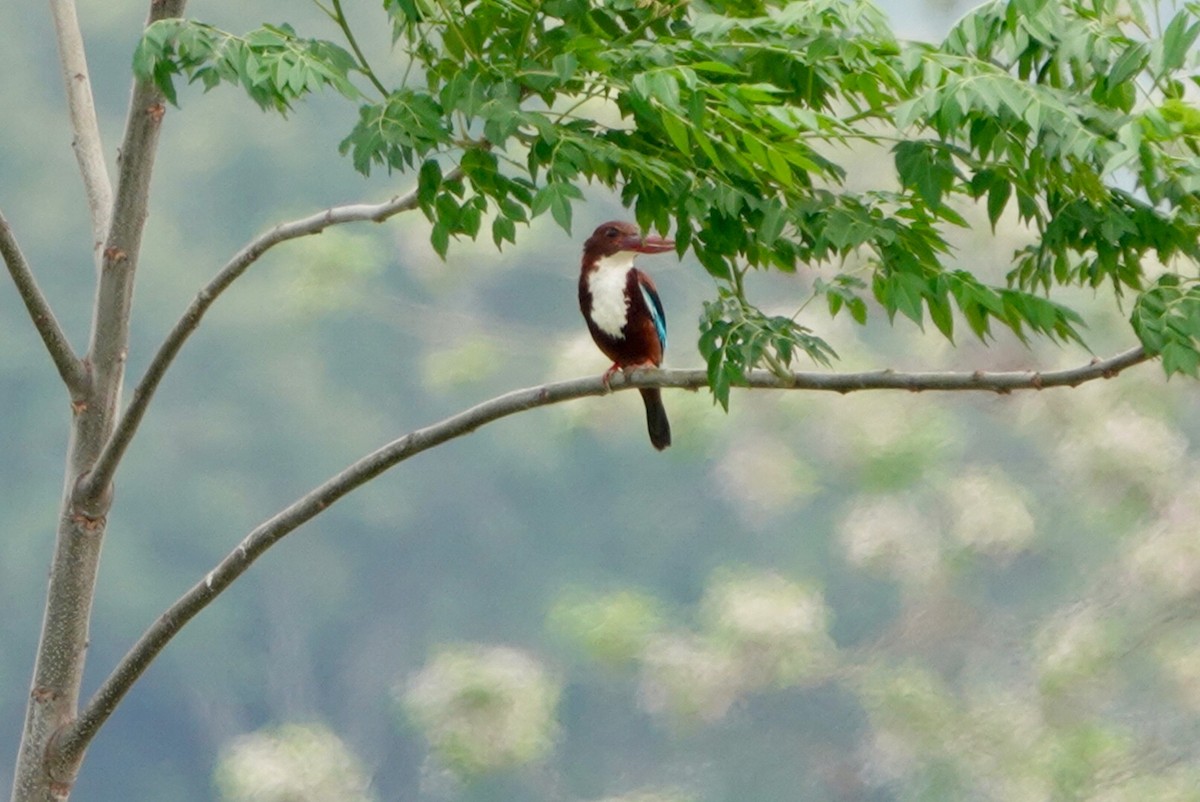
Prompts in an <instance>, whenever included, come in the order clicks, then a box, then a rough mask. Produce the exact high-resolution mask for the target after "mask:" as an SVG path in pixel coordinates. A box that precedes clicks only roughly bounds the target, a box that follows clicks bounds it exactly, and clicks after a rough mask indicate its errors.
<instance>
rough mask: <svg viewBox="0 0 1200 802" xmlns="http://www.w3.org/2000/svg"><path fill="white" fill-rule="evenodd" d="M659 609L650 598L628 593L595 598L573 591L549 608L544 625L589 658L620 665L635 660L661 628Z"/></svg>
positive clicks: (655, 600)
mask: <svg viewBox="0 0 1200 802" xmlns="http://www.w3.org/2000/svg"><path fill="white" fill-rule="evenodd" d="M660 606H661V605H660V604H659V602H658V600H657V599H655V598H654V597H653V596H649V595H646V594H643V593H636V592H634V591H630V590H625V591H620V592H618V593H609V594H597V595H589V594H583V593H578V592H574V593H568V594H565V595H564V597H563V598H561V599H560V600H559V601H558V602H557V603H556V604H555V605H554V606H553V607H552V608H551V609H550V614H549V616H548V619H549V620H548V623H549V625H550V627H551V629H552V630H554V631H555V632H556V633H557V634H559V635H561V636H562V637H565V638H567V639H569V640H570V641H572V642H573V643H574V644H576V645H577V646H578V647H580V648H581V649H582V650H583V651H584V652H585V653H586V654H587V655H588V656H589V657H591V658H593V659H595V660H599V661H600V662H602V663H608V664H610V665H621V664H624V663H628V662H630V661H633V660H635V659H637V658H638V657H639V656H640V655H641V653H642V649H643V648H644V647H645V645H646V643H647V641H648V640H649V639H650V637H651V636H652V635H653V634H654V633H656V632H658V631H659V630H661V629H662V627H663V617H662V613H661V612H660V609H659V608H660Z"/></svg>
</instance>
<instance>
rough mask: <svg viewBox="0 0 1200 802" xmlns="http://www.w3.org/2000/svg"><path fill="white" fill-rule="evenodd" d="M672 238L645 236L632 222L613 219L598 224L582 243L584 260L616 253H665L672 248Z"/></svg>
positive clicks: (601, 257)
mask: <svg viewBox="0 0 1200 802" xmlns="http://www.w3.org/2000/svg"><path fill="white" fill-rule="evenodd" d="M674 248H675V242H674V241H673V240H669V239H666V238H664V237H659V236H657V235H655V234H649V235H647V236H645V237H643V236H642V233H641V232H640V231H638V229H637V226H635V225H634V224H633V223H626V222H622V221H617V220H614V221H612V222H608V223H605V224H603V225H601V226H599V227H598V228H597V229H596V230H595V231H594V232H592V236H590V237H588V240H587V242H585V243H584V244H583V255H584V261H585V262H587V261H594V260H598V259H603V258H604V257H606V256H615V255H616V254H618V253H665V252H667V251H670V250H674Z"/></svg>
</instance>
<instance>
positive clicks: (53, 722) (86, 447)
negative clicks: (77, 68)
mask: <svg viewBox="0 0 1200 802" xmlns="http://www.w3.org/2000/svg"><path fill="white" fill-rule="evenodd" d="M185 2H186V0H152V2H151V5H150V16H149V20H148V21H147V24H149V23H150V22H154V21H156V20H159V19H164V18H167V17H177V16H179V15H180V14H182V12H183V8H184V5H185ZM65 61H66V58H65V57H64V62H65ZM72 77H74V76H68V79H70V78H72ZM85 77H86V76H82V75H79V76H78V79H83V78H85ZM164 112H165V106H164V105H163V97H162V94H161V93H160V92H159V91H158V90H157V89H156V88H154V87H153V86H152V85H149V84H144V83H141V82H139V83H137V84H135V86H134V89H133V95H132V98H131V101H130V107H129V116H128V120H127V123H126V129H125V138H124V142H123V144H122V148H121V151H120V153H121V157H120V170H119V179H118V182H117V190H116V196H115V199H114V202H113V208H112V215H111V223H110V224H109V228H108V231H107V236H106V238H105V240H104V245H103V250H102V251H101V253H100V255H99V260H98V261H99V265H100V275H99V278H98V282H97V292H96V301H95V308H94V313H93V319H92V335H91V341H90V343H89V348H88V355H87V357H86V358H85V360H84V367H85V373H86V378H85V381H84V382H83V386H81V387H79V388H76V390H75V391H74V392H73V393H72V398H71V413H72V420H71V438H70V443H69V445H68V448H67V464H66V476H65V481H64V486H63V496H62V504H61V508H60V511H59V518H58V534H57V538H56V541H55V546H54V557H53V560H52V562H51V567H50V582H49V588H48V590H47V594H46V610H45V614H44V617H43V620H42V632H41V638H40V641H39V643H38V650H37V658H36V662H35V665H34V670H33V683H32V689H31V691H30V695H29V706H28V708H27V711H26V716H25V728H24V731H23V732H22V736H21V746H20V749H19V751H18V754H17V765H16V771H15V772H14V776H13V790H12V800H13V802H50V800H63V799H66V798H68V797H69V796H70V793H71V788H72V786H73V785H74V782H75V777H76V775H77V773H78V771H79V766H80V764H81V763H82V761H83V756H84V753H85V751H86V743H79V742H78V741H73V742H72V748H71V749H69V750H65V751H64V750H57V749H56V748H55V744H56V737H57V736H58V735H59V734H60V733H61V732H62V731H63V728H65V727H68V726H70V725H71V724H72V722H73V721H74V719H75V716H76V713H77V712H78V709H79V695H80V686H81V682H82V679H83V667H84V661H85V658H86V655H87V647H88V624H89V620H90V617H91V610H92V599H93V597H94V595H95V585H96V574H97V571H98V569H99V566H100V548H101V544H102V543H103V540H104V532H105V529H106V526H107V517H108V511H109V508H110V507H111V505H112V486H111V485H109V484H106V485H105V486H103V487H94V486H92V485H91V483H88V482H87V481H86V480H87V477H88V474H89V472H90V471H91V470H92V467H93V466H94V465H95V463H96V459H97V457H98V456H99V455H100V453H101V452H102V450H103V449H104V446H105V444H106V443H107V442H108V439H109V437H110V436H111V434H112V431H113V427H114V424H115V421H116V417H117V412H118V410H119V407H120V401H121V385H122V382H123V381H124V377H125V360H126V356H127V354H128V348H129V318H130V305H131V302H132V299H133V282H134V275H135V272H136V268H137V257H138V253H139V251H140V249H141V240H142V231H143V228H144V225H145V219H146V209H147V200H148V197H149V189H150V175H151V171H152V168H153V164H154V155H155V152H156V150H157V143H158V133H159V130H160V127H161V123H162V118H163V114H164ZM85 180H86V179H85Z"/></svg>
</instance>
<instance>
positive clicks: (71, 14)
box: [50, 0, 113, 252]
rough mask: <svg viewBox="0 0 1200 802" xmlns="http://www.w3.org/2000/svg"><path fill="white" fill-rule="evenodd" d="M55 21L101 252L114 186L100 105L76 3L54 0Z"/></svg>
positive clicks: (76, 147) (74, 142)
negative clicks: (99, 120) (106, 157)
mask: <svg viewBox="0 0 1200 802" xmlns="http://www.w3.org/2000/svg"><path fill="white" fill-rule="evenodd" d="M50 13H51V16H52V17H53V19H54V35H55V38H56V39H57V40H58V61H59V64H60V65H61V66H62V75H63V84H64V85H65V86H66V90H67V110H68V112H69V114H70V117H71V133H72V135H73V136H72V139H71V147H72V148H73V149H74V150H75V160H76V161H78V162H79V172H80V173H81V174H82V175H83V188H84V192H85V193H86V195H87V204H88V211H89V212H90V213H91V218H92V250H93V252H95V251H99V249H100V245H101V243H103V242H104V240H105V238H106V237H107V236H108V223H109V219H110V215H111V213H112V205H113V193H112V184H111V183H110V182H109V178H108V167H107V166H106V165H105V163H104V145H103V144H102V142H101V140H100V125H99V123H97V121H96V105H95V103H94V102H93V100H92V82H91V78H90V77H89V73H88V66H87V54H86V52H85V51H84V48H83V36H82V35H81V34H80V32H79V19H78V17H77V16H76V14H75V0H50Z"/></svg>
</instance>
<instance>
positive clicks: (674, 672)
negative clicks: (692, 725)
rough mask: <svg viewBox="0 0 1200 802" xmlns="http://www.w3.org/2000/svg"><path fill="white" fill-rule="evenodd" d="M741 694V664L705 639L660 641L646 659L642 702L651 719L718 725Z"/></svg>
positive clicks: (648, 650)
mask: <svg viewBox="0 0 1200 802" xmlns="http://www.w3.org/2000/svg"><path fill="white" fill-rule="evenodd" d="M740 690H741V677H740V676H739V674H738V667H737V664H736V662H735V661H734V660H733V658H732V657H731V656H730V655H729V654H728V653H727V652H725V651H724V650H722V649H719V648H717V646H716V645H715V644H713V643H711V642H709V641H706V640H704V639H702V638H699V637H696V636H668V635H664V636H660V637H657V638H654V639H652V640H651V641H650V643H649V644H648V645H647V647H646V650H645V652H644V653H643V655H642V681H641V700H642V706H643V707H644V708H645V709H646V711H647V712H649V713H652V714H655V715H666V716H668V717H670V718H673V719H675V720H677V721H684V722H686V721H697V720H698V721H704V722H712V721H717V720H719V719H720V718H722V717H723V716H724V715H725V714H726V713H727V712H728V711H729V708H730V706H731V705H732V704H733V703H734V701H735V700H736V699H737V696H738V693H739V692H740Z"/></svg>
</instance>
